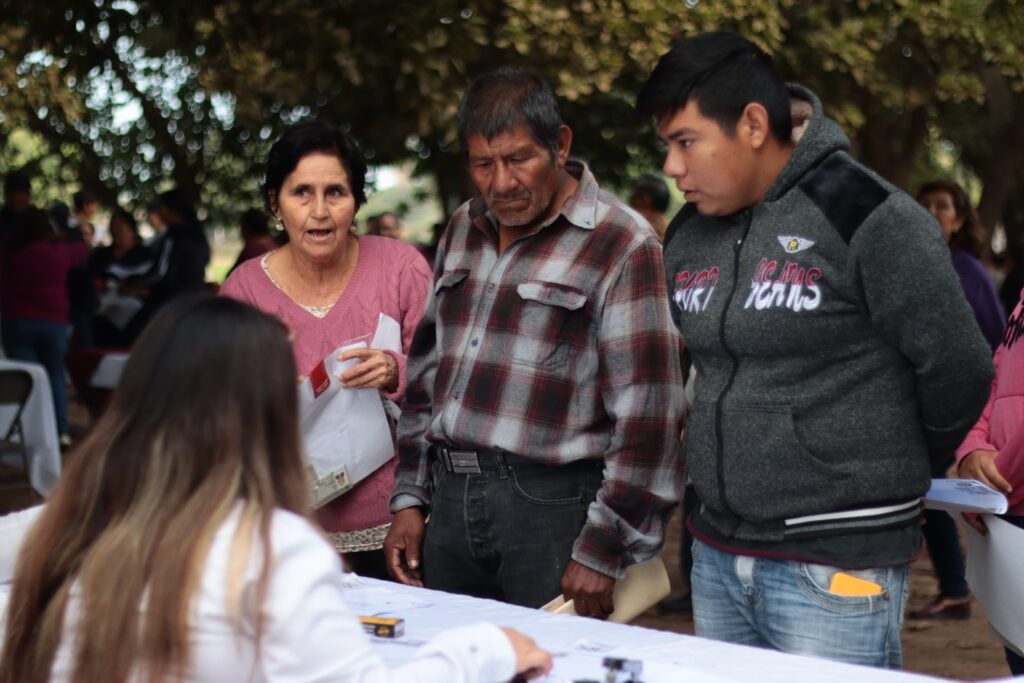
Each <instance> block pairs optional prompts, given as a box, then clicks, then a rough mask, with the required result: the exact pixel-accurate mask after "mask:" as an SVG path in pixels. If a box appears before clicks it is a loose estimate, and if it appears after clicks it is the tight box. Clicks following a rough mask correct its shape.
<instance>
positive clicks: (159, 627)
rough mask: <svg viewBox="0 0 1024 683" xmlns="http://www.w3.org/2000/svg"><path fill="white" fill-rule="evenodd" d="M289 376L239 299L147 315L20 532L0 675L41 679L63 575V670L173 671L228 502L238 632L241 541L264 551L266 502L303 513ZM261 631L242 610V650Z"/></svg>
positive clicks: (21, 681) (263, 573)
mask: <svg viewBox="0 0 1024 683" xmlns="http://www.w3.org/2000/svg"><path fill="white" fill-rule="evenodd" d="M296 374H297V373H296V371H295V365H294V360H293V358H292V351H291V346H290V344H289V342H288V339H287V334H286V331H285V329H284V327H283V326H282V325H281V324H280V323H279V322H277V321H276V320H274V319H273V318H271V317H269V316H267V315H265V314H263V313H260V312H259V311H257V310H256V309H254V308H251V307H249V306H246V305H245V304H242V303H239V302H237V301H233V300H230V299H218V298H214V297H209V296H197V297H185V298H183V299H179V300H177V301H175V302H172V303H171V304H169V305H168V306H167V307H166V308H165V309H164V310H163V311H162V312H161V313H160V314H159V315H158V316H157V317H156V318H155V319H154V320H153V322H152V323H151V324H150V326H149V327H148V328H147V329H146V331H145V333H144V334H143V335H142V337H141V338H140V339H139V340H138V342H137V343H136V345H135V347H134V349H133V351H132V355H131V358H130V359H129V361H128V364H127V366H126V368H125V372H124V376H123V378H122V381H121V385H120V386H119V387H118V389H117V391H116V392H115V394H114V396H113V398H112V401H111V404H110V406H109V407H108V409H107V411H106V413H105V414H104V416H103V417H102V418H101V419H100V421H99V423H98V424H97V425H96V427H95V429H94V430H93V431H92V433H91V434H90V435H89V437H88V438H87V439H86V440H85V441H84V442H83V444H82V446H81V447H80V448H79V449H78V450H77V451H76V452H75V453H74V454H73V456H72V458H71V462H70V464H69V466H68V468H67V470H66V472H65V473H64V475H63V477H62V479H61V481H60V483H59V484H58V486H57V488H56V490H55V491H54V494H53V496H52V498H51V500H50V502H49V503H48V504H47V505H46V508H45V510H44V512H43V513H42V515H41V517H40V519H39V521H38V523H37V524H36V526H35V527H34V528H33V530H32V531H31V533H30V535H29V536H28V538H27V539H26V541H25V543H24V545H23V551H22V553H21V556H20V557H19V559H18V564H17V568H16V571H15V578H14V585H13V590H12V593H11V597H10V602H9V605H8V614H7V630H6V636H5V641H4V647H3V655H2V659H0V683H44V682H45V681H48V680H49V678H50V673H51V670H52V667H53V661H54V657H55V656H56V653H57V650H58V648H59V646H60V641H61V635H62V632H63V628H64V619H65V609H66V606H67V603H68V598H69V595H70V593H71V590H72V587H73V586H74V587H75V590H76V591H80V596H81V602H80V604H81V610H80V620H79V621H78V622H77V623H76V624H74V631H75V648H74V651H73V652H72V665H71V680H72V681H75V682H80V683H95V682H96V681H109V682H111V683H123V682H124V681H127V680H128V678H129V676H132V675H138V674H142V676H143V680H150V681H157V680H164V679H166V678H175V677H180V676H182V675H183V674H184V673H185V672H186V671H187V670H188V665H189V656H190V651H189V639H188V634H189V621H190V616H191V607H192V605H193V602H194V598H195V596H196V593H197V589H198V586H199V583H200V580H201V578H202V574H203V570H204V567H205V563H206V556H207V554H208V552H209V549H210V545H211V542H212V540H213V537H214V535H215V534H216V532H217V530H218V529H219V528H220V527H221V525H222V523H223V522H224V521H225V519H226V518H227V517H228V515H229V514H231V513H232V511H233V510H235V509H236V508H239V509H240V513H239V514H240V517H239V524H238V528H237V530H236V532H235V534H234V537H233V539H232V542H231V550H230V559H229V571H228V576H226V577H225V580H226V581H227V584H228V593H227V595H228V609H229V614H231V615H232V618H233V620H234V622H235V625H236V628H239V629H240V627H241V611H240V603H241V595H240V591H241V579H242V574H243V571H244V569H245V567H246V566H247V561H248V558H249V555H250V552H251V551H252V546H253V542H254V540H256V539H257V538H258V539H259V543H260V545H261V547H262V551H263V552H262V556H263V557H268V556H270V523H271V518H272V515H273V512H274V510H275V509H277V508H281V509H285V510H290V511H292V512H295V513H298V514H301V515H304V514H306V507H307V506H306V485H305V478H304V474H303V470H302V460H301V454H300V445H299V433H298V411H297V398H296V391H295V379H294V378H295V376H296ZM270 572H271V567H270V566H269V564H268V563H264V564H263V566H262V569H261V570H260V573H259V576H258V579H257V588H256V596H255V598H256V601H255V605H256V614H257V615H258V614H259V611H260V606H262V604H263V601H264V599H265V596H266V591H267V586H268V583H269V578H270ZM142 608H144V609H142ZM261 635H262V623H261V620H260V619H259V617H258V616H257V619H256V647H257V648H258V647H259V639H260V636H261Z"/></svg>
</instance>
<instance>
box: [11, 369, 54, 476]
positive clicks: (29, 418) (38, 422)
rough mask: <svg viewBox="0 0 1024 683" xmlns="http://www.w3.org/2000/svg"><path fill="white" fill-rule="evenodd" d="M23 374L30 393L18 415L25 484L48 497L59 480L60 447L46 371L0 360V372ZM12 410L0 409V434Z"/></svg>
mask: <svg viewBox="0 0 1024 683" xmlns="http://www.w3.org/2000/svg"><path fill="white" fill-rule="evenodd" d="M12 368H14V369H19V370H27V371H28V373H29V374H30V375H32V393H30V394H29V397H28V403H27V404H26V405H25V410H24V411H23V412H22V414H21V428H22V437H23V438H24V439H25V443H26V445H27V446H28V470H29V481H31V482H32V488H34V489H35V490H36V491H38V492H39V493H40V495H43V496H48V495H50V491H52V490H53V487H54V486H55V485H56V484H57V479H58V478H60V443H59V442H58V440H57V417H56V415H55V414H54V411H53V395H52V394H51V393H50V380H49V377H48V376H47V374H46V369H45V368H44V367H43V366H42V365H39V364H38V363H23V362H21V361H14V360H10V359H9V358H0V370H7V369H12ZM13 419H14V409H13V408H7V407H3V408H0V430H2V433H3V434H6V433H7V430H8V429H9V428H10V426H11V421H12V420H13Z"/></svg>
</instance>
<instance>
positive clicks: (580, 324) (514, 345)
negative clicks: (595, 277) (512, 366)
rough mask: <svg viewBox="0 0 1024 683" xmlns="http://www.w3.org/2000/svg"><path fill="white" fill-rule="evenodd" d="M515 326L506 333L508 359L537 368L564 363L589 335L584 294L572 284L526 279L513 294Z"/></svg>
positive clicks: (588, 318) (582, 345)
mask: <svg viewBox="0 0 1024 683" xmlns="http://www.w3.org/2000/svg"><path fill="white" fill-rule="evenodd" d="M514 305H515V308H516V310H515V311H514V315H513V316H512V319H513V321H514V323H513V324H514V326H515V327H514V329H513V330H512V334H510V335H509V344H508V347H507V350H508V355H509V358H511V359H512V361H513V362H515V363H521V364H526V365H533V366H537V367H548V368H551V367H558V366H561V365H564V364H565V361H566V359H567V358H568V357H569V354H570V352H572V351H579V350H581V349H582V348H584V347H585V346H586V344H587V342H588V340H589V338H590V334H589V327H590V314H589V308H588V307H587V294H586V293H585V292H583V291H581V290H579V289H577V288H575V287H572V286H571V285H565V284H562V283H558V282H542V281H539V280H527V281H525V282H521V283H519V285H518V286H517V287H516V296H515V297H514Z"/></svg>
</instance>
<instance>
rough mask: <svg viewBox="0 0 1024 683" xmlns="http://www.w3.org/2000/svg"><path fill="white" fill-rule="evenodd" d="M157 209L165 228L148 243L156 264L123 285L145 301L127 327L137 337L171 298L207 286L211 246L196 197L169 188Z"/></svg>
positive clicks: (158, 202)
mask: <svg viewBox="0 0 1024 683" xmlns="http://www.w3.org/2000/svg"><path fill="white" fill-rule="evenodd" d="M156 212H157V215H158V217H159V218H158V221H159V222H160V223H162V224H163V225H164V226H165V227H164V229H163V231H162V232H160V233H158V234H157V236H156V238H155V239H154V240H153V241H152V242H151V243H150V244H149V245H148V246H149V248H150V249H151V250H152V251H153V267H152V268H151V269H150V271H149V273H147V274H146V276H145V277H144V278H143V279H141V280H139V281H137V282H133V283H131V284H125V285H124V286H123V287H122V288H121V289H122V293H124V294H127V295H131V296H137V297H139V298H140V299H142V300H143V301H144V302H145V303H144V306H143V308H142V310H141V311H139V313H138V314H137V315H136V316H135V317H134V318H133V319H132V323H131V326H130V328H129V330H128V335H129V336H130V337H131V338H135V337H137V336H138V335H139V332H140V330H141V329H142V327H143V326H145V324H146V323H147V322H148V321H149V320H150V319H151V318H152V317H153V315H154V314H155V313H156V311H157V310H159V309H160V307H161V306H163V305H164V304H166V303H167V302H168V301H170V300H171V299H173V298H174V297H177V296H180V295H182V294H185V293H187V292H194V291H198V290H201V289H203V288H204V287H205V286H206V264H207V263H208V262H209V261H210V245H209V243H208V242H207V240H206V231H205V229H204V228H203V224H202V222H201V221H200V220H199V217H198V215H197V214H196V207H195V198H194V197H192V196H191V194H189V193H188V192H186V191H185V190H182V189H174V190H168V191H167V192H164V193H163V194H161V195H160V197H159V199H158V201H157V204H156Z"/></svg>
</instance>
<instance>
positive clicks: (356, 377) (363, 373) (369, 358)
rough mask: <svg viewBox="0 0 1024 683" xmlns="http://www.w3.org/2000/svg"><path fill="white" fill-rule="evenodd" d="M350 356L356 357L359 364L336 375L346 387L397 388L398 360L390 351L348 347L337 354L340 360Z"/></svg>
mask: <svg viewBox="0 0 1024 683" xmlns="http://www.w3.org/2000/svg"><path fill="white" fill-rule="evenodd" d="M351 358H358V359H359V361H360V362H359V364H357V365H356V366H355V367H353V368H349V369H348V370H346V371H345V372H343V373H341V376H340V377H338V379H340V380H341V385H342V386H343V387H345V388H346V389H383V390H384V391H394V390H395V389H397V388H398V362H397V361H395V359H394V357H393V356H392V355H391V354H390V353H386V352H384V351H381V350H380V349H349V350H348V351H345V352H344V353H342V354H340V355H339V356H338V360H342V361H344V360H349V359H351Z"/></svg>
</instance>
